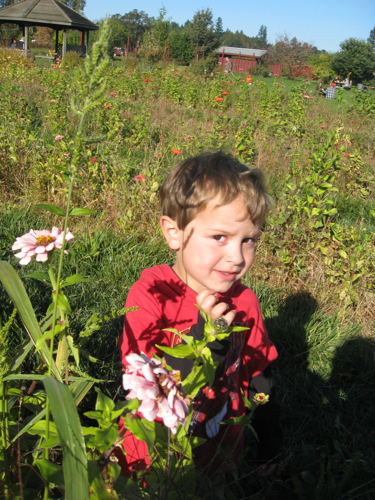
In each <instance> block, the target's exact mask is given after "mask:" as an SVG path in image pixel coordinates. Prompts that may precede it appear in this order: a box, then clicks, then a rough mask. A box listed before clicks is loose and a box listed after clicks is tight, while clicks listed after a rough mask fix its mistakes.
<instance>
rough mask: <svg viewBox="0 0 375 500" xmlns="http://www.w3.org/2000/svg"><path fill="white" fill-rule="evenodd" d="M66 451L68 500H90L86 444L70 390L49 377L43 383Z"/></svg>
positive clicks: (65, 466)
mask: <svg viewBox="0 0 375 500" xmlns="http://www.w3.org/2000/svg"><path fill="white" fill-rule="evenodd" d="M43 383H44V387H45V389H46V391H47V395H48V398H49V401H50V405H51V410H52V415H53V418H54V422H55V425H56V429H57V432H58V435H59V438H60V442H61V446H62V451H63V467H64V479H65V499H66V500H76V499H77V498H79V499H80V500H89V482H88V473H87V457H86V448H85V441H84V438H83V434H82V429H81V424H80V421H79V417H78V413H77V409H76V406H75V403H74V400H73V397H72V394H71V393H70V391H69V387H68V386H66V385H64V384H61V383H59V382H58V381H57V380H55V379H54V378H53V377H51V376H48V377H46V378H45V379H44V381H43Z"/></svg>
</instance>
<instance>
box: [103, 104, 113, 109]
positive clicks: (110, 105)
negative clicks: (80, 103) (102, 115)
mask: <svg viewBox="0 0 375 500" xmlns="http://www.w3.org/2000/svg"><path fill="white" fill-rule="evenodd" d="M108 108H112V104H107V105H106V106H104V109H108Z"/></svg>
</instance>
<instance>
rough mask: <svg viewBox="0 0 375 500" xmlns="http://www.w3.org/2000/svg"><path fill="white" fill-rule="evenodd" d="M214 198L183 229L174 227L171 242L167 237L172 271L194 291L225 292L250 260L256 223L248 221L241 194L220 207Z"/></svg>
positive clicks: (251, 259)
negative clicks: (172, 257) (172, 258)
mask: <svg viewBox="0 0 375 500" xmlns="http://www.w3.org/2000/svg"><path fill="white" fill-rule="evenodd" d="M218 202H219V199H218V198H215V199H214V200H212V201H211V202H210V203H209V204H208V205H207V207H206V209H205V210H203V212H200V213H199V214H198V215H197V216H196V217H195V219H193V220H192V221H191V222H190V223H189V224H188V225H187V226H186V228H185V230H184V231H181V230H179V229H178V228H177V229H176V230H175V233H174V240H173V243H172V244H171V243H170V241H169V239H168V237H167V241H168V243H169V245H170V247H171V248H174V250H177V252H176V254H177V255H176V263H175V265H174V266H173V269H174V271H175V272H176V274H177V275H178V276H179V277H180V279H181V280H182V281H183V282H184V283H186V284H187V285H188V286H189V287H190V288H192V289H193V290H194V291H196V292H197V293H199V292H201V291H202V290H204V289H212V290H214V291H215V292H219V293H225V292H227V291H228V290H229V288H230V287H231V286H232V285H233V283H234V282H235V281H237V280H238V279H240V278H242V277H243V276H244V275H245V274H246V272H247V271H248V270H249V268H250V267H251V265H252V263H253V260H254V252H255V242H256V240H257V239H258V237H259V234H260V227H259V226H255V225H254V224H253V223H252V221H251V219H250V217H249V214H248V211H247V208H246V205H245V202H244V200H243V197H242V196H241V195H240V196H238V197H237V198H236V199H235V200H234V201H232V203H230V204H229V205H224V206H221V207H216V205H217V203H218ZM162 219H163V218H162ZM162 226H163V225H162ZM164 234H165V233H164ZM173 245H175V246H173Z"/></svg>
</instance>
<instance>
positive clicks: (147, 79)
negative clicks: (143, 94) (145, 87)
mask: <svg viewBox="0 0 375 500" xmlns="http://www.w3.org/2000/svg"><path fill="white" fill-rule="evenodd" d="M143 81H144V82H152V80H151V78H145V79H144V80H143Z"/></svg>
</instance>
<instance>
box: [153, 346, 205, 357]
mask: <svg viewBox="0 0 375 500" xmlns="http://www.w3.org/2000/svg"><path fill="white" fill-rule="evenodd" d="M156 347H157V348H158V349H160V350H161V351H164V352H166V353H167V354H170V355H171V356H173V357H174V358H187V359H194V358H196V357H197V356H198V355H197V354H196V353H195V350H194V348H193V347H191V346H190V345H182V344H179V345H177V346H176V347H165V346H162V345H156Z"/></svg>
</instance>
